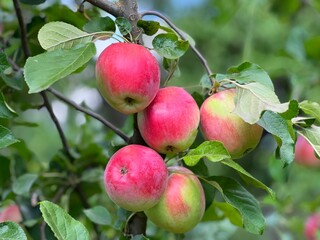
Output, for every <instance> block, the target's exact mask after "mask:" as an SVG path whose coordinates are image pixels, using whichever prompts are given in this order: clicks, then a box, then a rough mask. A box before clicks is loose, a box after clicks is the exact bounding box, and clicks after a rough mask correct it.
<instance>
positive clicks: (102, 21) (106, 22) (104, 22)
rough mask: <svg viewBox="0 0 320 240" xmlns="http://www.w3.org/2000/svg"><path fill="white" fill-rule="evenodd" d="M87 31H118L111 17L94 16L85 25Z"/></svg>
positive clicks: (84, 28)
mask: <svg viewBox="0 0 320 240" xmlns="http://www.w3.org/2000/svg"><path fill="white" fill-rule="evenodd" d="M83 30H85V31H86V32H90V33H94V32H100V31H111V32H115V31H116V25H115V23H114V21H113V20H112V19H111V18H110V17H108V16H107V17H94V18H92V19H91V20H90V21H89V22H87V23H86V25H84V26H83Z"/></svg>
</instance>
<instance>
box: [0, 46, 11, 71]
mask: <svg viewBox="0 0 320 240" xmlns="http://www.w3.org/2000/svg"><path fill="white" fill-rule="evenodd" d="M9 67H10V64H9V63H8V60H7V56H6V54H5V53H4V52H1V51H0V73H3V72H4V70H6V69H7V68H9Z"/></svg>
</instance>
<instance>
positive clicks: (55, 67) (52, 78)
mask: <svg viewBox="0 0 320 240" xmlns="http://www.w3.org/2000/svg"><path fill="white" fill-rule="evenodd" d="M95 53H96V48H95V45H94V44H93V43H88V44H85V45H77V46H75V47H73V48H70V49H57V50H54V51H50V52H46V53H42V54H39V55H36V56H34V57H30V58H28V59H27V62H26V65H25V69H24V77H25V81H26V83H27V85H28V86H29V93H37V92H40V91H42V90H44V89H46V88H48V87H50V86H51V85H52V84H53V83H55V82H56V81H58V80H60V79H61V78H64V77H66V76H68V75H69V74H71V73H73V72H74V71H76V70H77V69H78V68H80V67H82V66H83V65H84V64H86V63H87V62H88V61H89V60H90V59H91V58H92V57H93V56H94V55H95Z"/></svg>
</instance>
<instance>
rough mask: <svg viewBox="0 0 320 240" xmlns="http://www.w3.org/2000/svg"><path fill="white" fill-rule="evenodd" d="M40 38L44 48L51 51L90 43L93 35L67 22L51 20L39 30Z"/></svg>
mask: <svg viewBox="0 0 320 240" xmlns="http://www.w3.org/2000/svg"><path fill="white" fill-rule="evenodd" d="M38 40H39V43H40V45H41V47H42V48H43V49H45V50H48V51H51V50H54V49H58V48H67V49H68V48H72V47H74V46H76V45H78V44H85V43H89V42H91V40H92V35H91V34H88V33H86V32H84V31H81V30H80V29H78V28H76V27H75V26H73V25H71V24H68V23H65V22H49V23H47V24H45V25H44V26H43V27H42V28H41V29H40V30H39V33H38Z"/></svg>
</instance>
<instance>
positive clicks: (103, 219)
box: [83, 206, 112, 225]
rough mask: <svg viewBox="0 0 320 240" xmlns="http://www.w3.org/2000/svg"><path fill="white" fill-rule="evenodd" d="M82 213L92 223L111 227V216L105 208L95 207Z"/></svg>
mask: <svg viewBox="0 0 320 240" xmlns="http://www.w3.org/2000/svg"><path fill="white" fill-rule="evenodd" d="M83 212H84V213H85V215H86V216H87V217H88V218H89V219H90V220H91V221H92V222H94V223H97V224H101V225H111V222H112V218H111V214H110V213H109V211H108V210H107V209H106V208H105V207H102V206H95V207H93V208H90V209H85V210H83Z"/></svg>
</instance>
